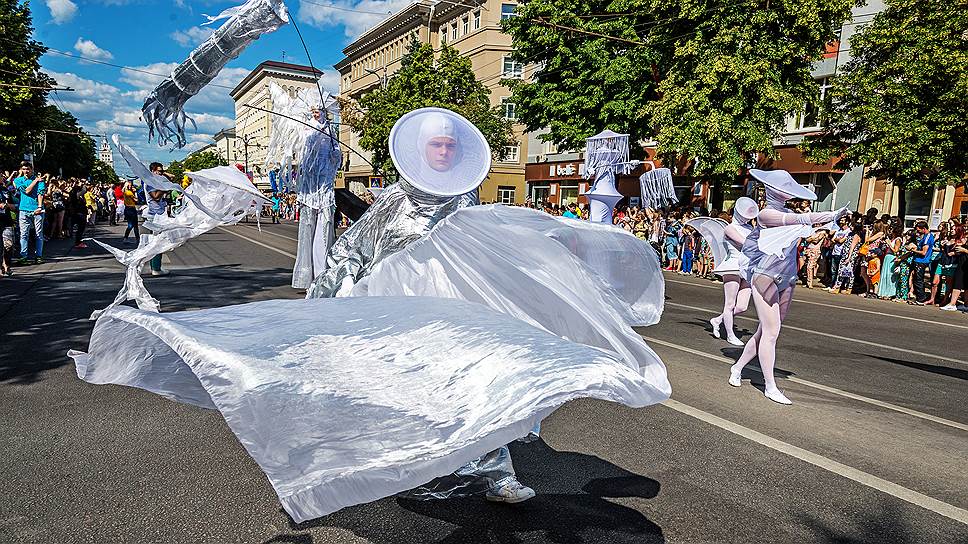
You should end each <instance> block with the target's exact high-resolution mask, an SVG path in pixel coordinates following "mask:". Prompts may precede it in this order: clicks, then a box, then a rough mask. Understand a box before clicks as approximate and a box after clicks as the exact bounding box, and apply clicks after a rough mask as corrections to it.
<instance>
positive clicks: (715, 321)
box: [709, 317, 722, 338]
mask: <svg viewBox="0 0 968 544" xmlns="http://www.w3.org/2000/svg"><path fill="white" fill-rule="evenodd" d="M709 324H710V325H712V327H713V336H715V337H716V338H719V337H720V336H719V325H721V324H722V320H720V319H719V318H718V317H714V318H712V319H710V320H709Z"/></svg>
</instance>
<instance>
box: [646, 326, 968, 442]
mask: <svg viewBox="0 0 968 544" xmlns="http://www.w3.org/2000/svg"><path fill="white" fill-rule="evenodd" d="M642 338H645V340H646V342H649V343H650V344H657V345H660V346H666V347H668V348H672V349H677V350H679V351H684V352H686V353H691V354H693V355H698V356H700V357H705V358H707V359H712V360H713V361H719V362H721V363H725V364H727V365H732V364H733V363H734V362H735V361H733V360H732V359H729V358H726V357H722V356H720V355H713V354H711V353H706V352H704V351H700V350H698V349H692V348H689V347H686V346H680V345H679V344H674V343H672V342H666V341H665V340H659V339H658V338H652V337H651V336H643V337H642ZM747 368H749V369H750V370H753V371H754V372H760V373H762V372H761V371H760V369H759V368H757V367H755V366H752V365H749V366H747ZM784 380H785V381H788V382H791V383H796V384H799V385H803V386H805V387H812V388H814V389H819V390H821V391H826V392H827V393H832V394H834V395H840V396H842V397H846V398H849V399H853V400H856V401H860V402H865V403H867V404H873V405H874V406H878V407H880V408H886V409H888V410H893V411H895V412H901V413H902V414H907V415H909V416H914V417H916V418H920V419H924V420H927V421H932V422H934V423H938V424H940V425H945V426H948V427H953V428H955V429H959V430H962V431H968V425H966V424H964V423H959V422H957V421H951V420H950V419H944V418H941V417H938V416H933V415H931V414H926V413H924V412H919V411H917V410H912V409H911V408H905V407H904V406H898V405H896V404H891V403H889V402H884V401H882V400H877V399H872V398H870V397H865V396H863V395H858V394H856V393H851V392H850V391H844V390H843V389H837V388H835V387H829V386H826V385H823V384H819V383H816V382H811V381H807V380H804V379H801V378H796V377H793V376H790V377H787V378H785V379H784Z"/></svg>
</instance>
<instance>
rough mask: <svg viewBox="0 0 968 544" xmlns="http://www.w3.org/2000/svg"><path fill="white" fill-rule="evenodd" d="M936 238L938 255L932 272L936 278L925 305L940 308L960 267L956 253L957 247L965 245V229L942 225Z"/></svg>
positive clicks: (932, 261)
mask: <svg viewBox="0 0 968 544" xmlns="http://www.w3.org/2000/svg"><path fill="white" fill-rule="evenodd" d="M941 225H942V227H943V228H940V229H939V231H938V235H937V236H936V238H935V239H936V243H935V249H936V251H937V252H936V253H935V255H934V258H933V259H932V260H931V267H932V272H933V273H934V277H933V278H932V279H931V296H930V297H929V298H928V300H927V301H925V305H928V306H930V305H932V304H935V303H937V304H938V305H939V306H941V305H942V302H943V301H944V299H945V296H946V295H947V294H948V290H949V289H951V284H952V282H953V281H954V276H955V269H956V268H957V267H958V262H957V258H956V256H955V253H954V248H955V246H957V245H959V244H963V243H964V240H963V239H964V234H965V230H964V227H963V226H961V225H955V226H952V225H951V224H950V223H942V224H941Z"/></svg>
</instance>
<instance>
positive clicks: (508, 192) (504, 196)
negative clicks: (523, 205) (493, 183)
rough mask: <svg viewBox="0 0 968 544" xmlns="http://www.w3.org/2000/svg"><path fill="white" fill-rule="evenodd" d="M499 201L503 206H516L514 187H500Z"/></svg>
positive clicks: (498, 191)
mask: <svg viewBox="0 0 968 544" xmlns="http://www.w3.org/2000/svg"><path fill="white" fill-rule="evenodd" d="M497 201H498V202H499V203H501V204H514V186H512V185H499V186H498V188H497Z"/></svg>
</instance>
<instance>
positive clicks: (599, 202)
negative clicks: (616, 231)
mask: <svg viewBox="0 0 968 544" xmlns="http://www.w3.org/2000/svg"><path fill="white" fill-rule="evenodd" d="M586 153H587V157H588V158H587V159H585V177H587V178H589V179H594V180H595V181H594V182H592V187H591V190H589V191H588V192H587V193H584V195H583V196H584V197H585V198H587V199H588V201H589V203H590V213H589V221H592V222H595V223H607V224H611V223H612V210H613V209H614V208H615V204H616V203H618V201H619V200H622V196H623V195H622V194H621V193H619V192H618V190H617V189H616V188H615V176H616V175H618V174H620V173H621V174H628V173H629V172H631V171H632V169H633V168H635V166H636V165H637V164H638V161H629V135H628V134H618V133H615V132H612V131H611V130H605V131H602V132H601V133H599V134H596V135H595V136H592V137H591V138H588V139H587V140H586Z"/></svg>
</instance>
